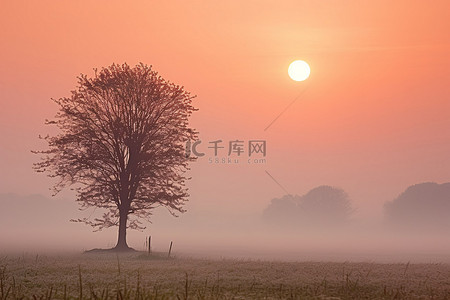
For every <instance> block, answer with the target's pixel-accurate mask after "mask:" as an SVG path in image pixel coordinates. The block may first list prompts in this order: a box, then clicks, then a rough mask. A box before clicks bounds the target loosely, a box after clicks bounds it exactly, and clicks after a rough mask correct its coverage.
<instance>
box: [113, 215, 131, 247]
mask: <svg viewBox="0 0 450 300" xmlns="http://www.w3.org/2000/svg"><path fill="white" fill-rule="evenodd" d="M127 219H128V213H127V211H126V210H123V209H120V213H119V237H118V239H117V245H116V247H115V248H114V249H116V250H118V251H126V250H129V249H130V247H128V245H127Z"/></svg>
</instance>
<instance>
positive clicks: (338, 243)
mask: <svg viewBox="0 0 450 300" xmlns="http://www.w3.org/2000/svg"><path fill="white" fill-rule="evenodd" d="M449 185H450V184H448V183H445V184H436V183H423V184H418V185H414V186H411V187H409V188H407V189H406V190H405V191H404V192H403V193H401V194H400V195H398V197H396V198H395V199H392V200H391V201H387V202H386V203H385V205H384V213H383V215H382V216H380V218H377V219H375V218H372V219H369V218H365V219H364V218H361V217H360V216H358V209H357V207H355V205H354V203H353V202H352V201H351V199H350V198H349V196H348V195H347V194H346V193H345V192H344V191H343V190H342V189H339V188H334V187H329V186H320V187H317V188H315V189H313V190H312V191H309V192H308V193H306V194H304V195H301V196H292V195H285V196H282V197H280V198H274V199H267V200H266V201H265V202H266V207H265V208H264V209H263V210H261V211H257V212H255V213H253V214H251V213H247V214H245V213H239V212H224V213H221V212H217V211H210V212H207V211H202V210H199V209H197V210H195V207H194V209H192V210H189V212H187V213H185V214H182V215H180V216H179V217H178V218H173V217H172V216H171V215H170V214H169V213H168V212H167V211H166V210H165V209H161V208H158V209H156V210H155V211H154V215H153V216H152V221H153V223H152V224H149V223H148V224H147V228H146V229H145V230H143V231H136V230H133V231H132V230H130V231H129V235H128V242H129V244H130V246H131V247H133V248H135V249H136V250H143V251H145V250H146V249H145V239H146V237H147V236H149V235H151V236H152V250H153V251H160V252H167V251H168V247H169V243H170V241H173V242H174V249H173V251H174V253H176V254H177V255H179V256H184V257H186V256H187V257H203V258H205V257H206V258H223V257H228V258H233V257H234V258H248V259H263V260H272V259H275V260H286V261H294V260H314V261H329V260H332V261H375V262H395V261H398V262H408V261H412V262H449V261H450V256H449V255H448V253H449V250H450V241H449V239H448V237H447V236H446V233H447V232H448V230H449V221H448V217H447V216H448V214H449V213H450V209H449V205H448V203H449V199H450V198H449V195H450V194H449V188H448V187H449ZM66 197H68V196H66ZM0 201H1V203H2V204H3V205H5V206H8V210H1V211H0V228H1V230H0V240H2V241H8V243H3V242H2V243H0V250H1V251H2V252H7V253H34V252H37V253H61V252H68V253H79V252H80V251H85V250H89V249H92V248H108V247H112V246H114V243H115V241H116V238H117V232H116V231H117V230H116V227H113V228H110V229H106V230H103V231H99V232H92V229H91V228H90V227H89V226H86V225H84V224H79V223H74V222H70V220H71V219H76V218H79V217H81V216H90V217H92V216H95V214H96V213H98V212H96V211H95V210H94V209H89V210H86V211H81V210H78V207H77V204H76V203H75V202H74V201H72V200H71V199H70V198H60V197H56V198H49V197H45V196H42V195H28V196H24V195H17V194H1V195H0ZM55 211H57V212H58V213H57V214H55V213H54V212H55Z"/></svg>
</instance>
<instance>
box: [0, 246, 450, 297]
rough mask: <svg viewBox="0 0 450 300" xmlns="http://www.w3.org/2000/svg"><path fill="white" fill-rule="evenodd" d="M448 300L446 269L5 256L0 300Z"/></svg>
mask: <svg viewBox="0 0 450 300" xmlns="http://www.w3.org/2000/svg"><path fill="white" fill-rule="evenodd" d="M21 298H25V299H80V298H81V299H447V298H450V266H449V265H447V264H375V263H333V262H328V263H327V262H296V263H288V262H269V261H252V260H201V259H187V258H172V259H167V258H165V257H163V256H158V255H155V254H153V255H152V256H150V257H149V256H147V255H146V254H140V253H137V254H127V255H120V256H116V255H114V254H95V255H94V254H89V255H86V254H85V255H77V256H31V255H23V256H1V257H0V299H21Z"/></svg>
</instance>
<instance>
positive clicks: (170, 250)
mask: <svg viewBox="0 0 450 300" xmlns="http://www.w3.org/2000/svg"><path fill="white" fill-rule="evenodd" d="M170 252H172V241H170V247H169V255H168V256H167V257H170Z"/></svg>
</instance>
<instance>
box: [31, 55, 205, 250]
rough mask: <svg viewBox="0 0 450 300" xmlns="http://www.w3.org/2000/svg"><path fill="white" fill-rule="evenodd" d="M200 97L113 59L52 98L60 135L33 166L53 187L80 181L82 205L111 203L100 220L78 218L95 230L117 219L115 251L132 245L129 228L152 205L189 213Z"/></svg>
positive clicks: (135, 225)
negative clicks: (188, 150) (193, 124)
mask: <svg viewBox="0 0 450 300" xmlns="http://www.w3.org/2000/svg"><path fill="white" fill-rule="evenodd" d="M193 98H194V96H191V94H190V93H189V92H187V91H185V90H184V88H183V87H181V86H178V85H175V84H173V83H170V82H168V81H166V80H164V79H163V78H162V77H161V76H159V75H158V73H157V72H156V71H154V70H152V68H151V66H146V65H144V64H140V65H137V66H136V67H133V68H131V67H129V66H128V65H127V64H123V65H116V64H113V65H111V66H109V67H107V68H103V69H102V70H101V71H100V72H97V70H96V71H95V76H94V77H92V78H89V77H87V76H86V75H81V76H80V77H78V86H77V87H76V89H75V90H74V91H72V94H71V96H70V97H66V98H60V99H58V100H55V99H53V101H54V102H56V104H58V106H59V112H58V113H57V115H56V117H55V120H51V121H48V120H46V124H49V125H56V126H57V127H58V128H59V129H60V131H61V133H60V134H59V135H56V136H47V137H45V138H44V139H46V140H47V142H48V146H49V149H48V150H45V151H34V152H35V153H39V154H43V157H42V159H41V161H40V162H38V163H36V164H34V168H35V170H36V171H38V172H48V174H49V176H50V177H57V178H59V181H58V183H57V184H56V185H55V186H54V189H55V192H56V193H57V192H59V191H60V190H61V189H62V188H64V187H67V186H70V185H74V188H75V190H76V192H77V199H76V201H78V202H79V203H80V204H81V207H82V208H88V207H99V208H103V209H106V212H105V213H104V214H103V216H102V217H100V218H95V219H94V220H90V219H87V218H85V219H78V220H76V221H78V222H85V223H87V224H89V225H91V226H93V227H94V228H96V229H102V228H105V227H110V226H115V225H119V234H118V241H117V245H116V246H115V248H114V249H116V250H127V249H130V248H129V247H128V245H127V241H126V229H127V227H130V228H134V229H139V228H141V229H142V228H145V227H143V226H142V222H141V221H140V219H141V218H144V219H148V218H149V216H150V215H151V211H152V209H153V208H155V207H157V206H164V207H167V208H168V209H169V211H170V212H171V213H172V214H173V215H176V213H177V212H181V213H182V212H184V209H183V205H184V203H185V202H186V201H187V198H188V196H189V194H188V190H187V188H186V187H185V181H186V180H187V178H186V177H185V175H184V174H185V172H186V171H187V170H188V169H189V168H188V162H189V161H190V160H191V159H190V158H187V157H186V155H185V147H184V144H185V143H186V141H188V140H190V139H194V138H196V134H197V133H196V131H195V130H193V129H191V128H190V127H189V124H188V121H189V117H190V115H191V114H192V112H194V111H196V110H197V109H196V108H194V107H193V106H192V104H191V103H192V99H193Z"/></svg>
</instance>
